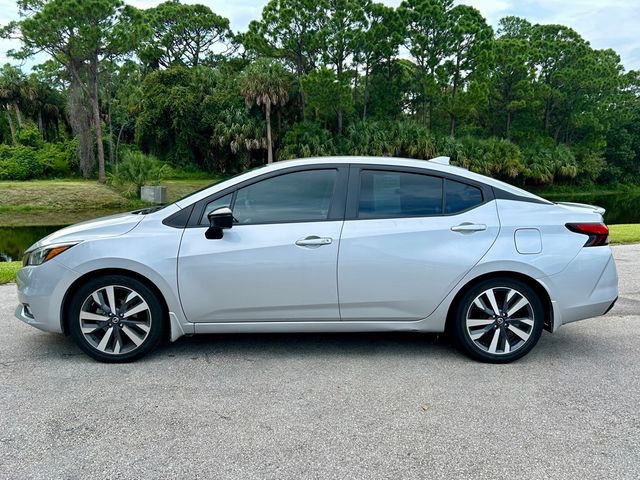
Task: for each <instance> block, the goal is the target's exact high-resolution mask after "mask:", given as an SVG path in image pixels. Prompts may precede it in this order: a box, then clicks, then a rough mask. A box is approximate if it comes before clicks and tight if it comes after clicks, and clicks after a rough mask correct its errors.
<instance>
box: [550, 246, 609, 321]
mask: <svg viewBox="0 0 640 480" xmlns="http://www.w3.org/2000/svg"><path fill="white" fill-rule="evenodd" d="M538 280H539V281H540V283H542V284H543V285H544V286H545V288H546V289H547V291H548V292H549V295H550V297H551V300H552V301H551V303H552V306H553V317H554V318H553V325H552V331H556V330H557V329H558V328H559V327H560V326H562V325H566V324H567V323H571V322H575V321H578V320H584V319H586V318H591V317H597V316H600V315H604V314H605V313H607V312H608V311H609V310H610V309H611V308H612V307H613V304H614V303H615V301H616V300H617V298H618V273H617V271H616V264H615V261H614V259H613V255H612V253H611V249H610V248H609V247H608V246H606V247H588V248H583V249H582V250H581V251H580V253H579V254H578V255H577V256H576V258H574V259H573V261H572V262H571V263H570V264H569V265H568V266H567V267H566V268H565V269H564V270H563V271H562V272H560V273H558V274H556V275H550V276H548V277H543V278H540V279H538Z"/></svg>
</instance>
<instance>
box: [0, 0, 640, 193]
mask: <svg viewBox="0 0 640 480" xmlns="http://www.w3.org/2000/svg"><path fill="white" fill-rule="evenodd" d="M18 6H19V9H20V14H21V19H20V20H19V21H17V22H13V23H11V24H9V25H7V26H5V27H4V29H3V30H2V34H3V35H4V36H5V37H9V38H17V39H19V40H20V42H21V48H20V49H18V50H16V51H14V52H12V53H11V54H12V55H13V56H14V57H16V58H27V57H30V56H33V55H34V54H35V53H37V52H45V53H47V54H48V55H49V59H48V60H47V61H46V62H45V63H44V64H42V65H39V66H37V67H36V68H34V69H33V71H32V72H31V73H29V74H28V75H27V74H25V73H24V72H22V71H20V70H19V69H18V68H16V67H13V66H10V65H5V66H4V67H3V68H2V70H0V106H1V107H2V112H1V113H2V115H1V116H0V141H1V142H2V145H1V146H0V178H16V179H27V178H34V177H39V176H47V175H49V176H52V175H54V176H55V175H66V174H68V173H69V172H70V171H73V172H77V173H81V174H83V175H84V176H93V175H95V174H96V173H97V174H98V178H99V179H100V180H101V181H102V180H104V178H105V172H108V171H109V170H111V171H112V172H113V175H115V176H114V177H113V178H116V179H117V178H119V177H118V176H117V173H116V170H117V169H118V165H119V164H120V165H122V166H124V167H125V169H130V168H133V170H132V171H131V172H129V170H126V171H127V172H128V173H127V174H129V173H130V174H132V175H134V176H135V174H136V172H135V168H134V167H136V166H137V167H140V166H141V162H143V160H142V157H135V155H134V154H131V153H129V154H125V155H127V156H128V159H126V161H125V163H124V164H122V161H121V159H120V156H121V155H120V152H121V151H123V152H130V151H132V148H133V150H134V151H141V152H142V153H144V154H149V155H154V156H155V157H157V158H158V159H159V160H160V161H162V162H165V163H168V164H170V165H171V166H173V167H177V168H180V169H200V170H206V171H210V172H216V173H232V172H236V171H240V170H243V169H246V168H249V167H252V166H256V165H260V164H263V163H265V162H267V161H271V160H272V159H275V160H281V159H287V158H294V157H308V156H315V155H333V154H347V155H393V156H403V157H414V158H429V157H433V156H435V155H448V156H450V157H451V158H452V160H453V161H454V162H456V163H457V164H459V165H462V166H464V167H467V168H470V169H471V170H474V171H478V172H481V173H485V174H489V175H493V176H497V177H500V178H503V179H506V180H508V181H511V182H514V183H520V184H523V183H530V184H541V185H546V184H551V183H554V182H556V183H558V182H560V183H584V184H589V183H594V182H600V183H611V182H624V183H637V182H640V161H639V160H640V98H639V91H640V90H639V87H640V76H639V75H638V72H635V71H628V72H627V71H625V69H624V68H623V66H622V65H621V63H620V58H619V56H618V55H617V54H616V53H615V52H614V51H613V50H596V49H593V48H592V47H591V46H590V45H589V43H588V42H587V41H585V40H584V39H583V38H582V37H581V36H580V35H579V34H578V33H577V32H575V31H573V30H572V29H570V28H568V27H565V26H562V25H534V24H531V23H530V22H528V21H527V20H526V19H523V18H516V17H506V18H503V19H502V20H501V21H500V25H499V28H498V29H497V31H494V30H493V29H492V28H491V27H490V26H489V25H488V24H487V22H486V20H485V19H484V18H483V17H482V15H481V14H480V13H479V12H478V11H477V10H476V9H474V8H473V7H470V6H467V5H454V3H453V1H452V0H404V1H403V2H402V3H401V4H400V5H399V7H398V8H392V7H388V6H385V5H382V4H380V3H375V2H373V1H372V0H271V1H269V3H268V4H267V5H266V6H265V8H264V10H263V12H262V16H261V17H260V18H258V19H256V20H254V21H252V22H251V23H250V25H249V28H248V29H247V31H246V32H242V33H234V32H232V31H231V30H230V28H229V21H228V20H227V19H226V18H223V17H221V16H220V15H217V14H216V13H215V12H213V11H211V9H210V8H208V7H206V6H203V5H183V4H181V3H179V2H177V1H173V0H172V1H167V2H164V3H162V4H160V5H158V6H156V7H154V8H149V9H146V10H138V9H136V8H134V7H131V6H127V5H125V4H124V3H123V2H122V0H82V1H80V0H48V1H43V0H20V1H19V2H18ZM70 139H72V140H70ZM123 149H124V150H123ZM132 155H133V156H132ZM136 158H137V160H136ZM132 159H133V160H132ZM136 162H137V164H136ZM147 166H148V165H147ZM123 175H124V173H122V174H120V177H122V176H123Z"/></svg>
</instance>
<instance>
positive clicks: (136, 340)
mask: <svg viewBox="0 0 640 480" xmlns="http://www.w3.org/2000/svg"><path fill="white" fill-rule="evenodd" d="M122 331H123V332H124V333H125V334H126V335H127V337H129V338H130V339H131V341H132V342H133V343H135V344H136V346H140V344H141V343H142V342H143V341H144V338H141V337H140V336H139V335H138V334H137V333H136V332H134V331H133V330H131V329H130V328H129V327H127V326H126V325H124V326H123V327H122Z"/></svg>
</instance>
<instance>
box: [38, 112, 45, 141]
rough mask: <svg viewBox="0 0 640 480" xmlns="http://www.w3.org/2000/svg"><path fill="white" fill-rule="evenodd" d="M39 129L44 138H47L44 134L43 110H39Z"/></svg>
mask: <svg viewBox="0 0 640 480" xmlns="http://www.w3.org/2000/svg"><path fill="white" fill-rule="evenodd" d="M38 131H39V132H40V136H41V137H42V139H43V140H46V138H45V135H44V121H43V120H42V110H38Z"/></svg>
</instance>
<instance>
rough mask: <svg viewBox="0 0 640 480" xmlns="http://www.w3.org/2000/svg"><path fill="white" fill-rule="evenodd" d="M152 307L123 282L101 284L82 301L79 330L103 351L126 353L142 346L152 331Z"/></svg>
mask: <svg viewBox="0 0 640 480" xmlns="http://www.w3.org/2000/svg"><path fill="white" fill-rule="evenodd" d="M152 320H153V319H152V316H151V309H150V308H149V305H148V304H147V302H146V301H145V299H144V298H143V297H142V296H141V295H140V294H139V293H138V292H136V291H135V290H133V289H131V288H129V287H125V286H121V285H107V286H104V287H100V288H98V289H97V290H95V291H94V292H93V293H91V295H89V296H88V297H87V298H86V299H85V301H84V302H83V304H82V307H81V308H80V314H79V322H80V330H81V332H82V335H83V336H84V338H85V339H86V341H87V342H88V343H89V345H91V346H92V347H93V348H95V349H96V350H98V351H99V352H101V353H106V354H111V355H123V354H126V353H130V352H132V351H134V350H136V349H137V348H139V347H140V346H141V345H142V344H143V343H144V342H145V340H146V339H147V337H148V336H149V332H150V331H151V322H152Z"/></svg>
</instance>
